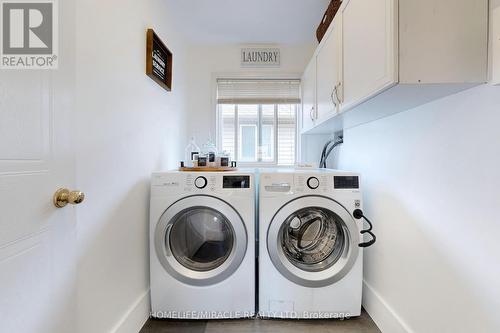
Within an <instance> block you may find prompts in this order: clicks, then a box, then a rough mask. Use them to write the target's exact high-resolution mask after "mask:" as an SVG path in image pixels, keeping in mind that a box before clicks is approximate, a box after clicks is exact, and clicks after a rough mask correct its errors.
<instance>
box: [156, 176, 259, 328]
mask: <svg viewBox="0 0 500 333" xmlns="http://www.w3.org/2000/svg"><path fill="white" fill-rule="evenodd" d="M150 216H151V217H150V270H151V307H152V316H153V317H156V318H178V319H220V318H242V317H251V316H253V315H254V314H255V256H254V253H255V245H254V232H255V231H254V230H255V189H254V175H253V173H250V172H205V173H201V172H177V171H173V172H159V173H154V174H153V175H152V180H151V212H150Z"/></svg>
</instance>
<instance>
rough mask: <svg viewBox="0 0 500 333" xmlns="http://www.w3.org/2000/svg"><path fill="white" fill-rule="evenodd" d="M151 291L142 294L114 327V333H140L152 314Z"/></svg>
mask: <svg viewBox="0 0 500 333" xmlns="http://www.w3.org/2000/svg"><path fill="white" fill-rule="evenodd" d="M149 299H150V297H149V290H147V291H146V292H145V293H144V294H142V295H141V296H140V297H139V298H137V300H136V301H135V302H134V303H133V304H132V305H131V306H130V308H129V309H128V310H127V312H125V314H124V315H123V317H122V319H120V321H119V322H118V323H117V324H116V325H115V326H114V327H113V329H112V330H111V332H113V333H138V332H139V331H140V330H141V328H142V326H144V323H145V322H146V321H147V320H148V318H149V314H150V313H151V305H150V302H149Z"/></svg>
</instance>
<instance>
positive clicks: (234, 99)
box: [217, 79, 300, 104]
mask: <svg viewBox="0 0 500 333" xmlns="http://www.w3.org/2000/svg"><path fill="white" fill-rule="evenodd" d="M217 103H218V104H299V103H300V80H274V79H273V80H271V79H267V80H257V79H219V80H217Z"/></svg>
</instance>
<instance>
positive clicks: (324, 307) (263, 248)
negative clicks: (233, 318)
mask: <svg viewBox="0 0 500 333" xmlns="http://www.w3.org/2000/svg"><path fill="white" fill-rule="evenodd" d="M357 208H359V209H362V207H361V190H360V186H359V175H358V174H355V173H351V172H341V171H335V170H326V169H319V170H293V169H289V170H287V169H284V170H282V169H279V170H273V171H270V170H265V171H261V173H260V179H259V311H260V315H261V316H263V317H271V318H273V317H274V318H309V319H315V318H320V319H324V318H345V317H351V316H359V315H360V313H361V291H362V275H363V270H362V261H363V258H362V256H363V252H362V249H361V248H360V247H359V246H358V245H359V243H360V241H361V237H360V231H361V230H362V224H361V222H359V221H358V220H355V219H354V218H353V216H352V212H353V211H354V210H355V209H357Z"/></svg>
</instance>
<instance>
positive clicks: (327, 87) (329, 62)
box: [316, 15, 342, 121]
mask: <svg viewBox="0 0 500 333" xmlns="http://www.w3.org/2000/svg"><path fill="white" fill-rule="evenodd" d="M340 20H341V16H340V15H337V16H336V17H335V19H334V20H333V22H332V26H331V28H330V30H329V33H328V35H327V36H325V40H324V42H323V44H322V45H321V48H320V49H319V51H318V54H317V56H316V67H317V84H316V87H317V89H316V91H317V98H318V100H317V104H318V112H317V113H318V119H319V120H320V121H321V119H325V118H328V117H330V116H333V115H334V114H335V113H336V112H337V110H338V108H339V104H340V95H339V93H340V91H339V89H340V73H339V72H340V68H341V56H342V53H341V40H340V37H341V35H340Z"/></svg>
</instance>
